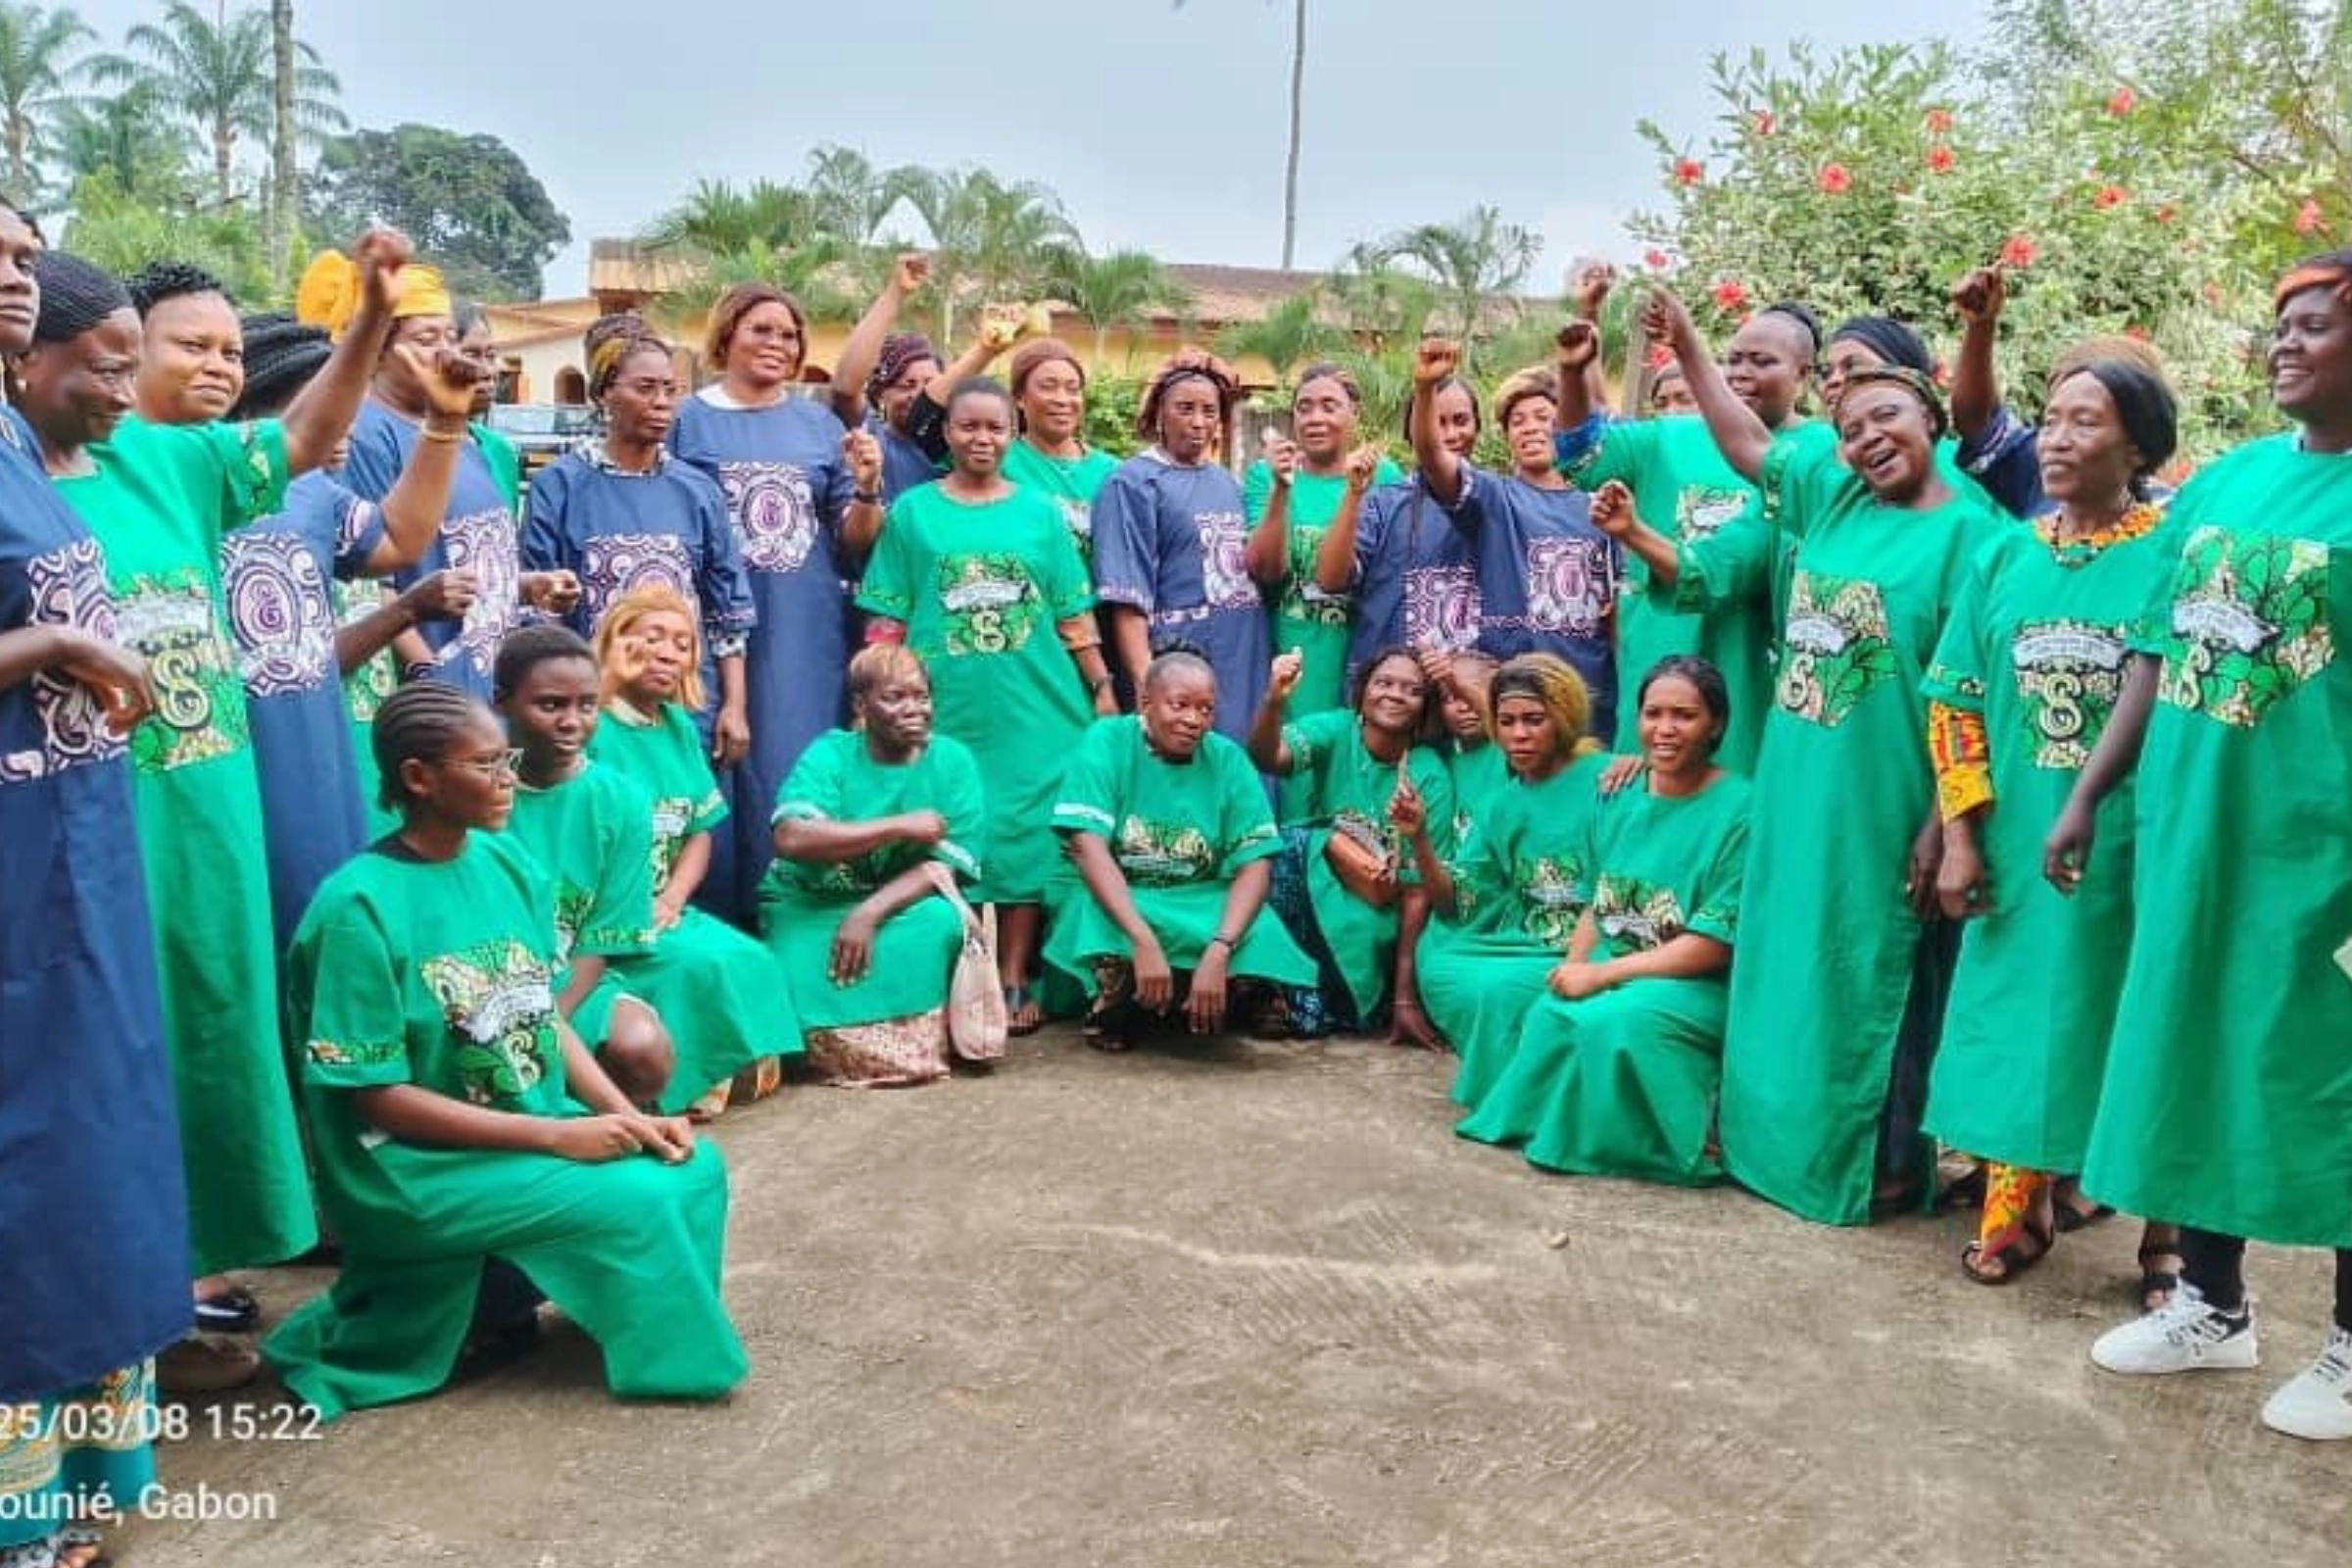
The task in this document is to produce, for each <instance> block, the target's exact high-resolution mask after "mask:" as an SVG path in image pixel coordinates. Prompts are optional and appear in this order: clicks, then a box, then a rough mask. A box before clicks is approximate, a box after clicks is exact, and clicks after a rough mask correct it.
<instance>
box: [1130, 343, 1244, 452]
mask: <svg viewBox="0 0 2352 1568" xmlns="http://www.w3.org/2000/svg"><path fill="white" fill-rule="evenodd" d="M1193 380H1199V381H1206V382H1207V383H1208V384H1209V385H1210V386H1213V387H1215V388H1216V389H1217V412H1218V413H1219V414H1220V415H1221V416H1223V417H1225V418H1228V419H1230V418H1232V417H1233V405H1234V402H1235V400H1236V399H1238V398H1239V397H1240V396H1241V392H1242V383H1241V379H1240V378H1239V377H1238V376H1236V375H1235V374H1234V373H1233V367H1231V366H1230V365H1227V364H1226V363H1225V362H1224V361H1223V360H1220V359H1218V358H1217V357H1216V356H1215V355H1214V354H1211V353H1209V352H1208V351H1207V350H1206V349H1194V348H1183V349H1178V350H1177V351H1176V352H1175V353H1173V354H1171V355H1169V356H1168V357H1167V358H1166V359H1165V360H1164V361H1162V362H1161V363H1160V367H1159V368H1158V369H1156V370H1154V371H1152V379H1151V380H1150V381H1148V382H1146V383H1145V385H1144V402H1143V407H1142V408H1140V409H1138V410H1137V411H1136V415H1135V433H1136V434H1138V435H1140V436H1142V437H1143V438H1144V439H1145V440H1147V441H1156V440H1158V439H1159V405H1160V403H1161V401H1162V400H1163V399H1165V398H1166V397H1167V395H1168V388H1170V387H1172V386H1174V385H1175V384H1176V383H1177V382H1179V381H1193Z"/></svg>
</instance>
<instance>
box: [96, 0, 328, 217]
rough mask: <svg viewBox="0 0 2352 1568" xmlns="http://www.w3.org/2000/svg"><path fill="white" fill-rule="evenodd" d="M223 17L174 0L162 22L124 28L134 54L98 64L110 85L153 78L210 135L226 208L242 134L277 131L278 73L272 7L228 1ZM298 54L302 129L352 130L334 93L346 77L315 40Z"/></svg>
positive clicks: (297, 122)
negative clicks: (329, 64) (331, 66)
mask: <svg viewBox="0 0 2352 1568" xmlns="http://www.w3.org/2000/svg"><path fill="white" fill-rule="evenodd" d="M215 19H216V20H213V21H207V20H206V19H205V16H204V13H202V12H200V11H198V10H197V9H196V8H195V7H194V6H192V5H189V4H188V3H187V0H172V4H170V5H168V6H166V7H165V8H164V16H163V21H162V22H161V23H160V24H157V23H151V22H142V23H140V24H138V25H136V26H134V27H132V28H131V29H130V30H129V31H128V32H126V33H124V34H123V44H124V46H125V47H126V48H127V49H128V50H129V51H130V54H129V55H128V56H127V57H126V56H123V55H104V56H100V57H99V58H98V59H96V60H94V61H92V62H91V64H90V69H91V73H92V75H93V76H94V77H95V78H96V79H97V80H99V81H101V82H105V83H128V82H133V81H148V82H152V83H153V84H154V85H155V88H156V97H157V101H158V102H159V103H161V104H162V105H163V106H164V108H165V109H166V110H167V111H168V112H169V113H171V114H172V115H174V116H176V117H177V118H179V119H180V120H182V121H185V122H186V123H189V124H191V125H193V126H194V127H195V129H196V131H197V133H198V134H199V135H202V136H205V137H207V138H208V139H209V140H210V142H211V144H212V150H213V184H214V190H215V195H216V197H217V199H218V200H219V201H220V203H221V205H222V206H224V207H225V206H227V205H229V204H230V203H232V202H234V201H235V200H236V186H235V183H234V180H235V164H236V154H237V138H238V137H239V136H251V137H254V138H256V139H257V140H263V141H267V140H268V139H269V138H270V136H271V134H272V133H273V131H274V129H275V123H276V119H277V116H276V112H275V111H276V104H275V82H274V77H275V71H274V69H273V66H272V63H271V54H272V48H273V39H272V25H271V20H270V15H269V13H267V12H263V11H253V10H249V11H239V12H236V13H235V14H233V15H231V14H230V13H229V12H228V10H227V8H226V0H221V6H220V8H219V9H217V10H216V12H215ZM294 53H295V55H296V57H297V58H296V62H295V66H294V100H293V112H292V114H291V115H290V116H288V117H287V118H288V119H289V120H290V121H291V123H293V126H294V130H295V134H296V135H298V136H301V137H304V138H307V139H316V138H318V137H319V136H323V135H325V134H326V133H328V132H330V131H337V130H342V129H344V128H346V127H347V126H348V125H349V124H350V122H349V121H347V120H346V119H344V117H343V112H342V111H341V110H340V109H338V108H336V107H335V104H334V98H333V95H334V94H335V93H338V92H340V91H341V90H342V83H341V82H339V81H337V80H336V79H335V74H334V73H333V72H331V71H329V70H327V69H326V67H325V66H324V65H323V64H321V63H320V61H319V52H318V51H317V50H315V49H313V48H312V47H311V46H310V45H309V44H307V43H303V42H300V41H299V40H297V41H296V42H295V44H294Z"/></svg>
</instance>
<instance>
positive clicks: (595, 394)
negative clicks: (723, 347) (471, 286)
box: [580, 311, 699, 706]
mask: <svg viewBox="0 0 2352 1568" xmlns="http://www.w3.org/2000/svg"><path fill="white" fill-rule="evenodd" d="M580 347H581V351H582V353H583V355H584V356H585V357H586V359H587V361H588V397H589V401H591V402H601V401H603V399H604V396H605V394H606V393H607V392H609V391H611V390H612V387H613V378H614V377H615V376H617V375H619V374H620V368H621V366H622V365H623V364H624V363H626V361H627V360H628V358H629V356H630V355H632V354H634V353H636V352H637V351H638V350H639V349H652V350H654V351H655V352H657V353H659V354H662V355H667V354H668V353H669V345H668V344H667V343H664V342H663V341H662V339H660V338H659V337H656V336H655V335H654V329H653V328H652V327H650V326H648V325H646V324H645V318H644V317H642V316H639V315H638V314H637V313H636V312H635V311H615V312H613V314H612V315H610V316H600V317H598V318H597V319H595V320H594V321H593V322H591V323H590V324H589V327H588V330H587V332H586V333H585V334H584V335H583V336H582V337H581V339H580ZM698 706H699V705H698Z"/></svg>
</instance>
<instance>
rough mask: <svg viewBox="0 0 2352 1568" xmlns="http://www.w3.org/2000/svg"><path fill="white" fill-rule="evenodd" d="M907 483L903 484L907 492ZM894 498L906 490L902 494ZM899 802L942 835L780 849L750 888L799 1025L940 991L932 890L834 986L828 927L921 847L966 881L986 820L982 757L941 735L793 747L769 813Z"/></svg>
mask: <svg viewBox="0 0 2352 1568" xmlns="http://www.w3.org/2000/svg"><path fill="white" fill-rule="evenodd" d="M914 493H915V492H912V491H909V492H908V494H914ZM900 499H902V500H904V499H905V497H901V498H900ZM908 811H937V812H938V813H939V814H940V815H941V816H942V817H944V818H946V820H947V824H948V834H947V837H945V838H943V839H941V840H940V841H939V842H938V843H937V844H934V845H932V846H930V847H929V848H928V849H925V848H924V847H923V846H921V845H917V844H907V843H904V842H901V843H894V844H890V845H886V846H884V847H883V848H881V849H878V850H872V851H869V852H867V853H866V854H864V855H861V856H859V857H858V858H857V859H855V860H846V861H843V862H841V863H839V864H836V865H818V864H815V863H814V862H810V863H808V864H803V863H801V862H799V861H797V860H787V859H785V858H783V857H781V856H778V857H777V858H776V860H775V863H774V864H772V865H770V866H769V867H768V872H767V878H766V880H765V881H764V882H762V883H761V884H760V936H761V938H762V940H764V941H765V942H766V944H767V951H768V952H769V953H771V954H773V955H774V956H775V959H776V963H777V965H778V966H779V967H780V968H782V970H783V971H784V979H785V982H786V984H787V985H788V986H789V988H790V989H791V992H792V998H793V1004H794V1006H795V1008H796V1010H797V1011H798V1012H799V1013H800V1018H801V1023H802V1025H803V1026H804V1027H805V1028H809V1029H847V1028H850V1027H853V1026H855V1025H858V1024H870V1023H888V1022H891V1021H893V1020H895V1019H900V1018H914V1017H920V1016H921V1015H922V1014H924V1013H926V1012H931V1011H934V1010H935V1009H937V1008H938V1007H940V1006H942V1005H945V1004H946V1002H947V1000H948V975H949V973H950V972H951V971H952V970H953V969H954V967H955V963H956V954H957V953H958V952H959V951H961V949H962V946H963V922H962V919H961V917H959V916H958V915H957V914H956V910H955V908H954V907H952V906H951V905H950V904H949V903H948V901H947V900H945V899H943V898H940V897H938V896H937V895H936V894H934V895H931V896H929V897H925V898H922V899H919V900H917V901H916V902H914V903H913V904H910V905H908V906H907V907H906V908H904V909H901V910H900V911H899V912H898V913H896V914H894V915H892V916H891V917H890V918H889V919H887V920H885V921H883V922H882V924H881V926H880V927H879V928H878V929H877V930H876V932H875V934H874V954H873V961H872V962H871V963H870V964H868V965H867V967H866V971H865V973H864V975H863V976H861V977H860V978H859V979H858V980H857V981H856V982H854V983H852V984H850V985H846V986H845V985H837V984H835V983H834V981H833V979H832V976H831V974H830V973H829V972H828V971H829V970H830V969H831V967H832V957H833V937H834V933H836V932H837V931H839V930H840V929H841V922H842V921H843V919H845V918H846V917H847V916H848V915H849V914H850V912H851V911H852V910H854V909H856V908H857V907H858V905H860V904H862V903H864V902H865V900H866V899H867V898H868V897H870V896H871V895H872V894H873V892H874V890H875V889H877V888H879V887H881V886H882V885H883V884H884V883H886V882H889V881H891V880H893V879H894V878H896V877H897V876H899V875H900V873H902V872H904V871H906V870H907V868H908V867H910V866H912V865H914V864H916V863H917V862H918V861H920V860H923V859H925V858H930V859H934V860H937V861H938V862H939V863H940V864H942V865H944V866H946V867H947V868H948V869H949V870H951V871H954V872H955V873H956V876H957V877H959V878H960V879H962V880H963V881H966V882H971V881H976V880H978V878H979V876H980V870H981V866H980V858H979V857H978V856H977V855H975V854H973V853H972V846H974V845H976V844H979V843H981V842H983V840H984V839H985V837H986V834H987V831H988V824H987V821H986V813H985V812H984V811H983V809H982V803H981V794H980V768H979V764H978V763H976V762H975V761H974V760H972V754H971V753H970V752H969V751H968V750H966V749H965V748H964V747H963V746H962V745H960V744H958V743H957V742H956V741H953V740H950V739H949V738H948V737H946V736H944V735H934V736H933V737H932V738H931V743H930V744H929V745H928V746H926V747H924V748H923V750H922V753H921V754H920V755H919V756H917V757H916V758H915V759H914V760H912V761H910V762H900V763H889V764H886V763H883V762H879V761H876V760H874V757H873V754H872V753H871V752H869V751H867V750H866V745H865V737H864V736H863V735H861V734H858V733H856V732H854V731H851V730H841V729H837V730H833V731H830V732H829V733H827V734H824V735H821V736H819V737H818V738H817V740H816V741H815V743H814V744H812V745H811V746H810V747H809V750H808V751H806V752H804V753H802V754H801V760H800V761H799V762H798V763H797V764H796V765H795V766H794V767H793V770H792V776H791V777H790V778H788V779H786V780H785V781H784V787H783V789H782V790H781V791H780V792H778V794H777V796H776V810H775V816H774V818H773V820H775V821H777V822H785V821H803V822H870V821H872V820H874V819H875V818H877V817H884V816H898V815H901V814H903V813H905V812H908Z"/></svg>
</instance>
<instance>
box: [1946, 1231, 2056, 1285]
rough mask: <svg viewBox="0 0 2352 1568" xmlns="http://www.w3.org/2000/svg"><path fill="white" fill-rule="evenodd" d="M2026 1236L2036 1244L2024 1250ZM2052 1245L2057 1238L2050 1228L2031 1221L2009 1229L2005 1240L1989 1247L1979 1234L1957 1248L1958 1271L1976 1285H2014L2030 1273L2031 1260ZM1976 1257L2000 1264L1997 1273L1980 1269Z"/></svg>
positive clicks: (2054, 1244)
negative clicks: (1989, 1272) (2033, 1223)
mask: <svg viewBox="0 0 2352 1568" xmlns="http://www.w3.org/2000/svg"><path fill="white" fill-rule="evenodd" d="M2029 1238H2031V1239H2032V1240H2033V1241H2034V1242H2037V1243H2039V1244H2040V1245H2039V1247H2038V1248H2037V1249H2036V1250H2034V1251H2031V1252H2029V1251H2027V1250H2025V1247H2024V1243H2025V1242H2026V1241H2027V1240H2028V1239H2029ZM2056 1245H2057V1239H2056V1238H2055V1237H2054V1236H2053V1235H2052V1234H2051V1233H2050V1232H2048V1231H2046V1230H2043V1229H2041V1228H2040V1227H2038V1226H2035V1225H2032V1224H2024V1225H2019V1226H2017V1227H2016V1228H2015V1229H2014V1230H2013V1231H2012V1232H2011V1234H2010V1237H2009V1240H2007V1241H2005V1242H2003V1243H2002V1244H2001V1245H2000V1246H1999V1247H1996V1248H1994V1249H1992V1250H1989V1251H1987V1250H1985V1242H1984V1239H1983V1238H1981V1237H1980V1238H1979V1239H1978V1240H1976V1241H1973V1242H1971V1243H1969V1244H1968V1245H1967V1246H1966V1247H1964V1248H1962V1249H1961V1250H1960V1272H1961V1273H1963V1274H1965V1275H1967V1276H1968V1277H1969V1280H1970V1281H1971V1282H1972V1283H1974V1284H1977V1285H1987V1286H1997V1285H2014V1284H2016V1283H2017V1282H2018V1281H2019V1280H2020V1279H2022V1278H2024V1277H2025V1276H2026V1275H2028V1274H2030V1273H2032V1272H2033V1271H2034V1264H2036V1263H2038V1262H2040V1261H2041V1260H2042V1259H2043V1258H2045V1257H2047V1256H2049V1255H2050V1250H2051V1249H2052V1248H2054V1247H2055V1246H2056ZM1980 1258H1990V1259H1991V1260H1992V1261H1993V1262H1995V1263H1998V1264H2000V1265H2001V1271H2000V1272H1999V1273H1998V1274H1986V1273H1984V1272H1983V1271H1982V1270H1981V1269H1980V1267H1979V1265H1978V1259H1980Z"/></svg>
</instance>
